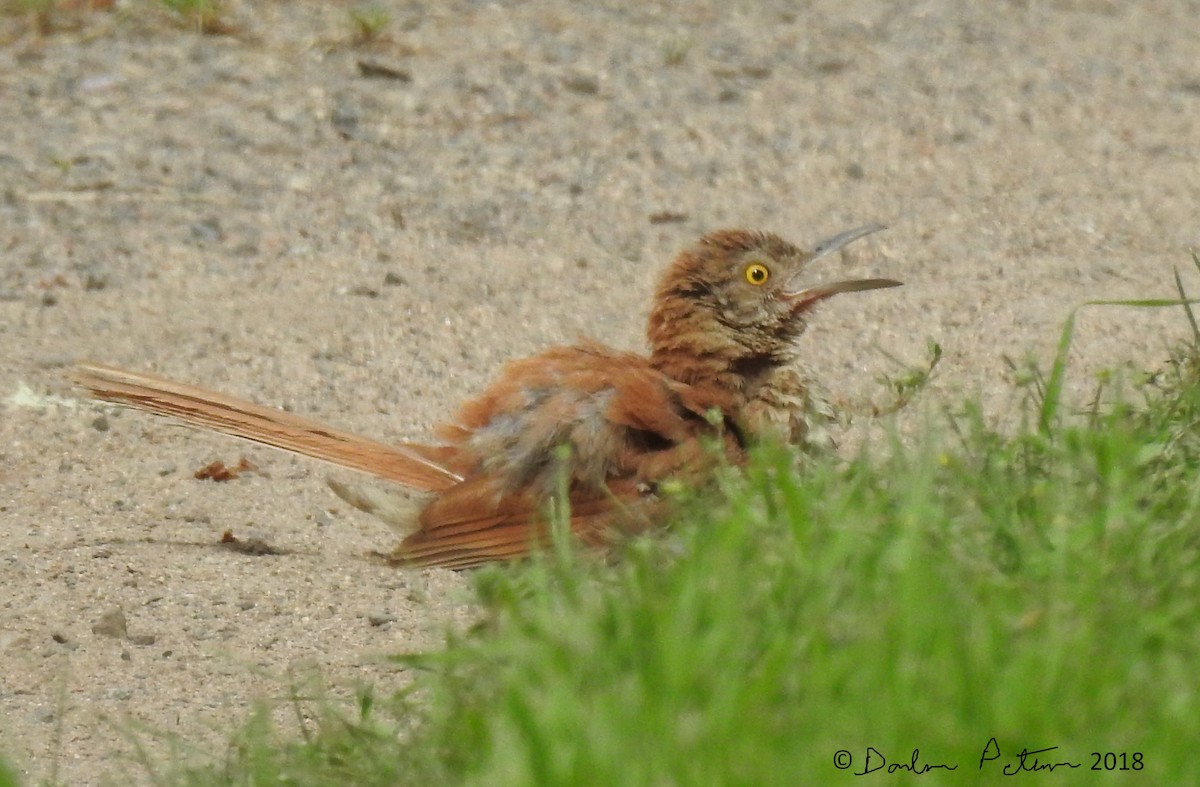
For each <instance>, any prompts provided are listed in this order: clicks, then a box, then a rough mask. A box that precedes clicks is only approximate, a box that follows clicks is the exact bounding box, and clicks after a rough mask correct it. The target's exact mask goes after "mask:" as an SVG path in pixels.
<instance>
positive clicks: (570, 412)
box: [75, 225, 900, 569]
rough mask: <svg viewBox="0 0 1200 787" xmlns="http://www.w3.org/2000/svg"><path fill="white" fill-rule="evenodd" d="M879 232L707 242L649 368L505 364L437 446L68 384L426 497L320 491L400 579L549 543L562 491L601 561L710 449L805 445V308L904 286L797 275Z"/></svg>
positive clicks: (656, 317) (568, 356)
mask: <svg viewBox="0 0 1200 787" xmlns="http://www.w3.org/2000/svg"><path fill="white" fill-rule="evenodd" d="M880 229H883V228H882V227H880V226H876V225H871V226H866V227H860V228H857V229H853V230H849V231H847V232H843V233H841V234H839V235H836V236H834V237H833V238H830V239H829V240H826V241H824V242H822V243H819V244H817V245H816V246H815V247H813V248H812V249H811V250H807V251H805V250H802V249H799V248H797V247H796V246H793V245H791V244H790V243H787V242H786V241H784V240H782V239H780V238H779V237H777V236H775V235H771V234H768V233H762V232H749V231H745V230H725V231H720V232H714V233H711V234H709V235H706V236H704V237H703V238H701V239H700V240H699V242H697V243H696V244H695V245H694V246H692V247H691V248H689V249H687V250H685V251H683V252H682V253H681V254H680V255H679V256H678V257H677V258H676V259H675V261H674V262H673V263H672V265H671V266H670V267H669V268H668V269H667V271H666V273H665V274H664V276H663V278H662V280H661V282H660V284H659V286H658V290H657V292H656V294H655V298H654V303H653V306H652V308H651V310H650V319H649V324H648V327H647V335H648V337H649V341H650V355H649V357H645V356H641V355H635V354H632V353H625V352H619V351H617V350H613V349H610V348H608V347H604V346H603V345H600V344H596V343H583V344H579V345H576V346H571V347H554V348H551V349H549V350H546V351H545V352H543V353H541V354H540V355H535V356H533V357H531V358H525V359H522V360H518V361H513V362H511V363H509V364H508V365H507V366H506V367H504V369H503V370H502V372H501V373H500V376H499V378H498V379H497V380H496V381H495V382H494V383H493V384H492V385H491V386H490V387H488V388H487V389H486V390H485V391H484V392H483V393H482V394H481V395H479V396H478V397H476V398H474V399H471V400H469V401H467V402H466V404H464V405H463V407H462V409H461V410H460V411H459V413H458V417H457V419H456V420H454V421H453V422H451V423H448V424H445V425H443V426H441V427H439V428H438V430H437V431H436V434H437V436H438V438H440V440H441V441H442V442H441V444H439V445H423V444H417V443H402V444H399V445H385V444H383V443H379V442H376V441H374V440H370V439H368V438H365V437H360V436H358V435H353V434H348V433H345V432H340V431H338V430H336V429H333V428H330V427H329V426H326V425H325V424H322V423H319V422H316V421H312V420H309V419H306V418H302V417H300V416H296V415H292V414H290V413H286V412H283V411H280V410H275V409H271V408H267V407H261V406H258V405H255V404H252V403H249V402H245V401H242V400H239V399H234V398H231V397H228V396H225V395H223V394H219V393H215V392H212V391H208V390H205V389H202V388H197V387H194V386H190V385H184V384H180V383H175V382H171V381H169V380H164V379H161V378H158V377H154V376H151V375H145V374H138V373H135V372H127V371H122V370H118V369H112V368H108V367H102V366H93V365H86V364H85V365H80V366H78V367H77V368H76V373H75V375H76V379H77V381H78V382H79V383H80V384H81V385H83V386H84V387H86V388H88V389H90V391H91V393H92V394H93V395H94V396H96V397H98V398H100V399H104V400H107V401H110V402H116V403H119V404H125V405H130V406H132V407H135V408H139V409H143V410H150V411H152V412H155V413H160V414H164V415H170V416H174V417H176V418H179V419H181V420H183V421H185V422H188V423H190V424H192V425H196V426H201V427H204V428H208V429H213V430H216V431H220V432H225V433H228V434H231V435H235V436H237V437H242V438H246V439H249V440H253V441H255V442H259V443H263V444H266V445H269V446H274V447H276V448H282V449H284V450H288V451H293V452H296V453H299V454H303V455H305V456H310V457H314V458H317V459H324V460H326V461H328V462H332V463H333V464H335V465H339V466H342V467H346V468H351V469H354V470H360V471H363V472H366V473H370V474H373V475H375V476H378V477H380V478H383V479H386V480H389V481H394V482H397V483H399V484H402V485H404V486H405V487H409V488H411V489H414V490H418V491H420V492H424V493H428V494H427V495H426V496H425V499H423V500H421V501H420V503H419V507H418V505H412V506H410V510H409V511H408V512H407V513H405V512H400V513H397V512H396V511H394V510H389V509H390V508H391V506H390V504H388V503H386V502H381V501H380V499H379V498H378V497H373V496H372V495H370V494H363V493H360V492H357V491H355V490H353V489H350V488H347V487H345V486H342V485H339V484H336V483H334V482H332V481H331V482H330V485H331V486H333V488H334V491H335V492H337V493H338V494H339V496H341V497H342V498H343V499H345V500H346V501H347V502H349V503H350V504H352V505H354V506H355V507H358V508H361V509H363V510H366V511H369V512H371V513H375V514H376V515H378V516H381V517H382V518H384V519H386V520H388V521H389V522H390V523H391V524H393V525H396V526H397V527H399V528H401V529H402V530H405V531H406V536H405V538H404V540H403V541H402V542H401V543H400V545H399V546H398V547H397V548H396V549H395V550H394V551H393V552H392V553H391V555H390V559H391V560H392V561H393V562H395V563H397V564H402V565H416V566H445V567H448V568H456V569H459V568H469V567H472V566H476V565H479V564H481V563H485V562H488V561H493V560H506V559H512V558H518V557H521V556H524V555H526V554H528V552H529V551H530V550H531V549H532V548H534V547H536V546H537V545H538V544H544V543H545V542H546V537H547V532H546V528H545V527H544V525H543V524H541V523H540V522H539V519H540V515H541V514H543V513H544V509H545V506H546V505H547V504H548V502H549V501H550V500H551V499H552V498H553V497H554V494H555V491H556V490H558V489H566V490H567V491H568V501H567V502H568V503H569V510H570V525H571V530H572V532H573V533H574V534H575V535H576V536H577V537H578V538H579V540H580V541H582V542H584V543H586V544H590V545H595V546H600V545H604V544H605V543H608V542H609V540H610V538H611V536H612V535H613V533H614V532H620V531H626V532H628V531H630V530H636V529H641V528H644V527H645V525H646V523H648V522H650V521H652V520H654V519H657V518H660V517H661V512H660V511H659V510H658V509H659V505H660V501H659V496H658V491H659V485H660V484H661V483H662V482H663V481H665V480H667V479H683V480H688V481H691V480H697V479H698V477H700V476H702V475H703V474H704V473H705V472H707V471H708V470H709V469H711V465H712V461H711V460H712V458H713V455H714V451H713V449H712V446H713V445H714V444H715V445H716V446H718V450H717V451H716V452H715V453H716V454H717V455H718V456H719V455H720V454H721V450H723V452H724V455H725V457H726V458H727V459H728V460H730V461H732V462H735V463H736V462H740V461H741V460H742V459H744V451H745V448H746V446H747V445H748V443H749V442H750V441H751V440H753V439H754V438H755V437H760V436H763V435H764V434H766V433H773V434H774V435H776V436H778V437H782V438H783V439H785V440H792V441H795V440H799V439H803V438H804V437H805V436H806V433H807V430H808V428H809V426H810V419H811V417H812V416H813V412H812V400H811V398H810V396H809V392H808V387H807V384H806V381H805V379H804V376H803V375H802V374H801V373H800V372H799V371H798V370H797V369H796V368H795V366H794V365H793V362H794V361H796V360H797V355H798V349H797V347H796V339H797V337H798V336H799V335H800V334H801V333H803V331H804V329H805V325H806V320H807V318H808V315H809V312H810V311H811V309H812V307H813V306H814V304H816V303H818V302H820V301H822V300H824V299H826V298H828V297H830V296H833V295H836V294H838V293H843V292H856V291H859V290H871V289H877V288H881V287H895V286H898V285H899V284H900V282H898V281H893V280H891V279H859V280H852V281H837V282H833V283H828V284H819V283H816V284H814V283H810V282H808V281H807V279H808V264H809V263H811V262H813V261H814V260H816V259H817V258H819V257H822V256H824V255H826V254H829V253H830V252H833V251H836V250H838V249H841V248H842V247H844V246H845V245H847V244H848V243H850V242H851V241H854V240H857V239H859V238H861V237H863V236H864V235H868V234H870V233H872V232H876V231H878V230H880Z"/></svg>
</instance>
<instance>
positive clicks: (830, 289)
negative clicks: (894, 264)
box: [783, 224, 904, 309]
mask: <svg viewBox="0 0 1200 787" xmlns="http://www.w3.org/2000/svg"><path fill="white" fill-rule="evenodd" d="M883 229H886V227H884V226H883V225H882V224H868V225H866V226H865V227H856V228H854V229H852V230H846V231H845V232H842V233H839V234H837V235H834V236H833V237H832V238H829V239H828V240H824V241H821V242H820V243H818V244H817V245H816V246H815V247H814V248H813V252H812V256H811V257H809V258H808V260H807V262H810V263H811V262H813V261H814V260H819V259H820V258H821V257H825V256H827V255H829V254H832V253H833V252H835V251H838V250H839V249H842V248H845V247H846V246H848V245H849V244H851V243H853V242H854V241H856V240H858V239H859V238H863V237H866V236H867V235H870V234H872V233H875V232H879V231H880V230H883ZM903 283H904V282H899V281H896V280H895V279H849V280H847V281H835V282H830V283H828V284H816V285H813V286H811V287H802V288H800V289H798V290H792V291H789V292H785V293H784V294H783V297H784V298H786V299H787V300H789V301H792V302H793V303H794V306H795V308H797V309H801V308H804V307H805V306H809V305H811V304H814V303H816V302H817V301H822V300H825V299H826V298H828V297H830V296H833V295H837V294H839V293H843V292H862V291H863V290H879V289H883V288H885V287H899V286H900V285H901V284H903Z"/></svg>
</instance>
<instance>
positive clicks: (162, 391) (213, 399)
mask: <svg viewBox="0 0 1200 787" xmlns="http://www.w3.org/2000/svg"><path fill="white" fill-rule="evenodd" d="M73 376H74V379H75V382H77V383H78V384H79V385H81V386H83V387H84V388H86V389H88V391H90V392H91V394H92V395H93V396H95V397H96V398H98V399H103V400H104V401H108V402H113V403H116V404H122V405H127V406H129V407H133V408H136V409H139V410H148V411H150V412H152V413H158V414H159V415H167V416H171V417H173V418H177V419H179V420H180V421H183V422H184V423H187V424H190V425H192V426H199V427H202V428H205V429H211V430H214V431H217V432H224V433H225V434H229V435H233V436H234V437H241V438H244V439H246V440H252V441H254V442H256V443H261V444H263V445H268V446H271V447H272V448H280V449H282V450H284V451H291V452H293V453H297V454H301V455H303V456H309V457H312V458H314V459H322V460H324V461H326V462H331V463H333V464H335V465H338V466H340V467H345V468H349V469H352V470H359V471H361V472H364V473H370V474H371V475H375V476H378V477H379V478H383V479H386V480H388V481H395V482H397V483H400V484H404V485H405V486H409V487H412V488H414V489H420V490H424V491H427V492H441V491H444V490H446V489H449V488H451V487H452V486H454V485H455V484H458V483H459V482H461V481H462V480H463V479H462V476H460V475H459V474H458V473H456V472H454V471H453V470H451V469H450V468H449V467H447V466H446V464H445V463H444V462H443V461H441V460H440V458H439V457H440V456H441V453H442V452H441V451H439V449H437V448H433V447H428V446H421V445H414V444H400V445H387V444H385V443H380V442H376V441H375V440H371V439H369V438H366V437H361V436H359V435H356V434H351V433H349V432H342V431H339V430H337V429H333V428H331V427H329V426H327V425H326V424H323V423H321V422H319V421H314V420H312V419H309V418H304V417H301V416H298V415H293V414H292V413H288V412H284V411H282V410H276V409H272V408H269V407H262V406H261V405H257V404H254V403H252V402H247V401H245V400H242V399H237V398H235V397H232V396H226V395H225V394H221V393H217V392H215V391H209V390H206V389H204V388H199V387H197V386H194V385H186V384H184V383H177V382H174V381H172V380H167V379H164V378H162V377H157V376H155V375H150V374H143V373H140V372H130V371H125V370H123V369H115V368H112V367H108V366H99V365H94V364H80V365H78V366H76V367H75V373H74V375H73Z"/></svg>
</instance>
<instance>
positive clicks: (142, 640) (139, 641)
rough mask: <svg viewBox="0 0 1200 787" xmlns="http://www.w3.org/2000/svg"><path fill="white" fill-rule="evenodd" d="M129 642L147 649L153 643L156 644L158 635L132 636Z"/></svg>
mask: <svg viewBox="0 0 1200 787" xmlns="http://www.w3.org/2000/svg"><path fill="white" fill-rule="evenodd" d="M129 641H130V642H131V643H132V644H134V645H137V646H139V647H143V648H145V647H149V646H150V645H153V644H154V643H156V642H158V635H157V634H134V635H133V636H131V637H130V638H129Z"/></svg>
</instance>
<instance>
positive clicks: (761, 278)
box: [746, 262, 771, 287]
mask: <svg viewBox="0 0 1200 787" xmlns="http://www.w3.org/2000/svg"><path fill="white" fill-rule="evenodd" d="M769 278H771V269H770V268H768V267H767V266H766V265H763V264H762V263H761V262H752V263H750V264H749V265H747V266H746V281H748V282H750V283H751V284H753V285H754V286H755V287H757V286H758V285H760V284H766V283H767V279H769Z"/></svg>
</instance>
